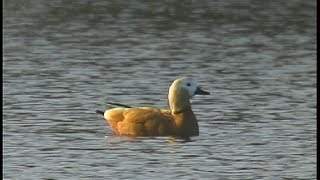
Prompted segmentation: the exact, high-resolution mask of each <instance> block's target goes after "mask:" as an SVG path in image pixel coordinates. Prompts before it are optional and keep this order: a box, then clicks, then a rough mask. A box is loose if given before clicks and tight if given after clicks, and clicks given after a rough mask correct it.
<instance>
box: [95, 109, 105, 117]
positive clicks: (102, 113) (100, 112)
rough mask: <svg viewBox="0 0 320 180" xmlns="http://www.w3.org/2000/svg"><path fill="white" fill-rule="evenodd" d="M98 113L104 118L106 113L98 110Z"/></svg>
mask: <svg viewBox="0 0 320 180" xmlns="http://www.w3.org/2000/svg"><path fill="white" fill-rule="evenodd" d="M96 113H97V114H101V115H102V116H104V112H103V111H100V110H96Z"/></svg>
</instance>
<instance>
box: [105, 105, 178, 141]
mask: <svg viewBox="0 0 320 180" xmlns="http://www.w3.org/2000/svg"><path fill="white" fill-rule="evenodd" d="M104 118H105V119H106V120H107V121H108V123H109V124H110V126H111V127H112V128H113V129H114V130H115V131H116V132H117V133H118V134H121V135H122V134H123V135H134V136H161V135H163V136H164V135H172V134H174V127H175V125H174V119H173V116H172V115H171V113H170V111H169V110H160V109H155V108H149V107H143V108H113V109H109V110H107V111H106V112H105V113H104Z"/></svg>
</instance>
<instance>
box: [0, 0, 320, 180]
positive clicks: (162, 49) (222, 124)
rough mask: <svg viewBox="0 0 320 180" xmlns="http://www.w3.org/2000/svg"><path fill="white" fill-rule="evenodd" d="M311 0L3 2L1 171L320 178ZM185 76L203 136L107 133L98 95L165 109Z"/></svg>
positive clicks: (31, 175) (40, 175)
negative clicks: (319, 174)
mask: <svg viewBox="0 0 320 180" xmlns="http://www.w3.org/2000/svg"><path fill="white" fill-rule="evenodd" d="M315 4H316V3H315V2H314V1H294V0H292V1H276V2H257V1H253V0H245V1H241V2H240V1H233V0H229V1H197V2H195V1H168V2H155V1H154V2H142V1H130V3H129V2H127V1H107V2H105V1H78V2H73V3H70V2H69V1H63V0H60V1H54V2H53V1H39V0H31V1H6V2H5V3H4V49H3V51H4V55H3V136H4V138H3V145H4V152H3V156H4V157H3V162H4V165H3V172H4V175H3V178H4V179H173V178H175V179H308V180H309V179H315V178H316V60H315V59H316V51H315V50H316V26H315V25H316V21H315V20H316V16H315V14H316V9H315ZM181 76H192V77H194V78H195V79H197V81H198V83H199V84H200V86H201V87H202V88H203V89H204V90H207V91H210V92H211V94H212V95H211V96H196V97H194V98H193V99H192V106H193V110H194V112H195V113H196V115H197V118H198V120H199V126H200V136H197V137H192V138H191V139H190V140H183V139H172V138H170V137H152V138H149V137H147V138H129V137H119V136H115V134H114V132H113V131H112V130H111V128H110V127H109V126H108V125H107V124H106V122H105V121H104V120H103V118H102V117H101V116H99V115H97V114H95V110H96V109H101V110H103V109H104V107H103V106H101V105H99V104H97V102H101V101H113V102H120V103H124V104H129V105H132V106H145V105H150V106H157V107H161V108H165V107H167V91H168V88H169V86H170V84H171V82H172V81H173V80H174V79H176V78H179V77H181Z"/></svg>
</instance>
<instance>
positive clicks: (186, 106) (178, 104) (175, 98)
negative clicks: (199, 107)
mask: <svg viewBox="0 0 320 180" xmlns="http://www.w3.org/2000/svg"><path fill="white" fill-rule="evenodd" d="M168 99H169V105H170V109H171V112H172V114H173V115H174V114H179V113H182V112H184V111H189V110H190V111H191V105H190V100H189V95H188V93H187V92H180V93H174V92H171V93H169V97H168Z"/></svg>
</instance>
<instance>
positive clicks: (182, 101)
mask: <svg viewBox="0 0 320 180" xmlns="http://www.w3.org/2000/svg"><path fill="white" fill-rule="evenodd" d="M187 93H188V92H181V91H180V93H172V94H169V105H170V109H171V113H172V115H173V116H174V120H175V125H176V127H177V135H179V136H196V135H199V126H198V122H197V119H196V117H195V115H194V113H193V112H192V110H191V105H190V100H189V95H188V94H187Z"/></svg>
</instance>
